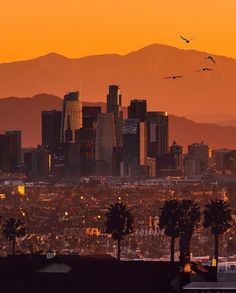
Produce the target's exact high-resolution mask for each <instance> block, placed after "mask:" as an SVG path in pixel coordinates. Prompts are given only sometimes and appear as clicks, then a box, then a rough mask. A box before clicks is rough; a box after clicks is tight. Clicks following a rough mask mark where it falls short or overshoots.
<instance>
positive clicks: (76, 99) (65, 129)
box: [61, 91, 82, 143]
mask: <svg viewBox="0 0 236 293" xmlns="http://www.w3.org/2000/svg"><path fill="white" fill-rule="evenodd" d="M81 127H82V105H81V102H80V93H79V92H78V91H77V92H70V93H68V94H66V95H65V96H64V100H63V107H62V120H61V142H62V143H64V142H75V140H76V136H75V132H76V130H78V129H80V128H81Z"/></svg>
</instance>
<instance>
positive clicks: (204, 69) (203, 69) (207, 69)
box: [196, 67, 213, 72]
mask: <svg viewBox="0 0 236 293" xmlns="http://www.w3.org/2000/svg"><path fill="white" fill-rule="evenodd" d="M200 71H213V69H211V68H207V67H204V68H201V69H198V70H196V72H200Z"/></svg>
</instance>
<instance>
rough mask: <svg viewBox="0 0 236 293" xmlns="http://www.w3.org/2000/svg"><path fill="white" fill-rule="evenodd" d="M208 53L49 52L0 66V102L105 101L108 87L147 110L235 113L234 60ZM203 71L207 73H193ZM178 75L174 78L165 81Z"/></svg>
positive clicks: (164, 49)
mask: <svg viewBox="0 0 236 293" xmlns="http://www.w3.org/2000/svg"><path fill="white" fill-rule="evenodd" d="M208 55H209V53H207V52H202V51H197V50H193V49H189V50H184V49H178V48H175V47H170V46H167V45H159V44H153V45H149V46H146V47H144V48H141V49H139V50H136V51H133V52H130V53H128V54H125V55H118V54H104V55H93V56H87V57H82V58H67V57H64V56H63V55H58V54H55V53H52V54H49V55H44V56H42V57H39V58H36V59H31V60H29V61H19V62H14V63H4V64H0V97H9V96H17V97H26V96H29V97H31V96H34V95H35V94H37V93H42V92H45V93H49V94H53V95H56V96H59V97H63V96H64V94H65V92H68V91H74V90H78V89H79V90H80V91H81V99H82V100H84V101H89V102H94V101H98V100H100V101H105V100H106V94H107V89H108V85H109V84H119V85H120V88H121V93H122V96H123V104H124V105H126V106H127V105H128V104H129V101H130V99H133V98H145V99H146V100H147V102H148V106H149V110H155V109H156V108H159V109H160V110H165V111H168V112H170V113H173V114H174V115H178V116H184V115H196V114H201V113H205V112H209V113H210V114H214V113H218V112H224V113H226V114H230V113H231V114H232V113H233V112H235V109H236V99H235V98H234V97H235V96H236V60H234V59H232V58H228V57H224V56H217V55H212V56H213V57H214V58H215V59H216V64H213V62H211V61H209V60H205V57H206V56H208ZM205 67H209V68H211V69H213V70H212V71H210V72H203V71H200V72H196V71H198V70H199V69H201V68H205ZM172 75H181V76H183V77H182V78H180V79H176V80H172V79H166V78H165V77H167V76H172Z"/></svg>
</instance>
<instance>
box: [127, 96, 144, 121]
mask: <svg viewBox="0 0 236 293" xmlns="http://www.w3.org/2000/svg"><path fill="white" fill-rule="evenodd" d="M128 118H129V119H138V120H139V121H141V122H145V121H146V118H147V101H146V100H137V99H135V100H131V101H130V106H128Z"/></svg>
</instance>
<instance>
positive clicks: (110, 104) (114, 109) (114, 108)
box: [107, 85, 123, 147]
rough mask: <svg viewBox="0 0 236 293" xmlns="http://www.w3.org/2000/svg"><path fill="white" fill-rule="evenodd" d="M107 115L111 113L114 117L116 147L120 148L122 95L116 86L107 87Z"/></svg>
mask: <svg viewBox="0 0 236 293" xmlns="http://www.w3.org/2000/svg"><path fill="white" fill-rule="evenodd" d="M107 113H113V115H114V123H115V137H116V146H117V147H122V145H123V137H122V124H123V112H122V95H121V94H120V88H119V86H118V85H110V86H109V94H108V95H107Z"/></svg>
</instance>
